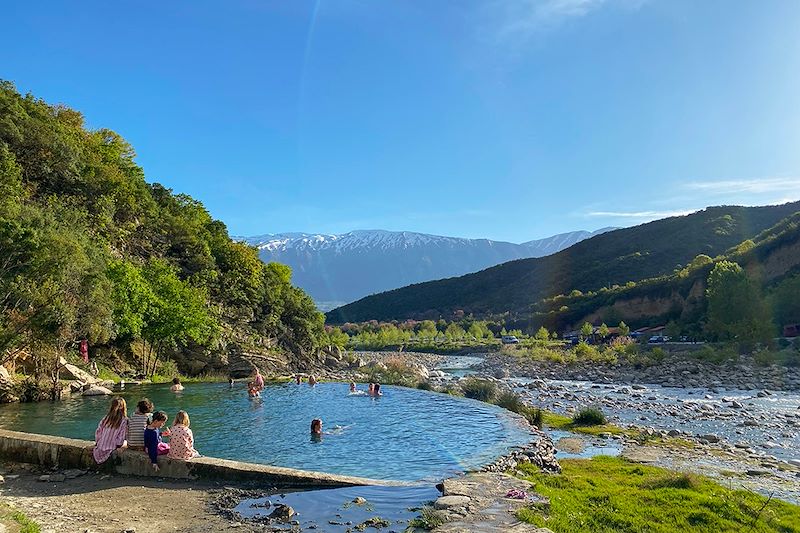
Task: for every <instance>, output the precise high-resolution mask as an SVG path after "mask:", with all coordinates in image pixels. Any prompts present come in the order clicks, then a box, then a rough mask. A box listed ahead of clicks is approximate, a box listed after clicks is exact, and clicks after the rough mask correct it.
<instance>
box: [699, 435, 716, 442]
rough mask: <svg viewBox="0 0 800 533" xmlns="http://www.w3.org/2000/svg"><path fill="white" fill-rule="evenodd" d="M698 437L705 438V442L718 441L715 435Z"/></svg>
mask: <svg viewBox="0 0 800 533" xmlns="http://www.w3.org/2000/svg"><path fill="white" fill-rule="evenodd" d="M700 439H702V440H705V441H706V442H711V443H715V444H716V443H717V442H719V437H717V436H716V435H700Z"/></svg>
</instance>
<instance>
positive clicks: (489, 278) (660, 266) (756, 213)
mask: <svg viewBox="0 0 800 533" xmlns="http://www.w3.org/2000/svg"><path fill="white" fill-rule="evenodd" d="M798 210H800V202H795V203H791V204H784V205H780V206H766V207H737V206H722V207H709V208H707V209H704V210H702V211H698V212H696V213H692V214H690V215H686V216H682V217H671V218H666V219H663V220H657V221H655V222H650V223H648V224H643V225H640V226H636V227H633V228H625V229H619V230H616V231H612V232H609V233H604V234H602V235H598V236H596V237H593V238H591V239H587V240H585V241H582V242H579V243H577V244H575V245H573V246H571V247H569V248H567V249H566V250H562V251H561V252H558V253H556V254H553V255H550V256H547V257H542V258H536V259H522V260H518V261H511V262H509V263H505V264H502V265H498V266H496V267H492V268H489V269H486V270H483V271H481V272H477V273H474V274H468V275H465V276H461V277H457V278H449V279H444V280H439V281H432V282H427V283H420V284H416V285H410V286H408V287H404V288H402V289H396V290H393V291H389V292H385V293H381V294H377V295H373V296H369V297H366V298H363V299H361V300H359V301H357V302H354V303H352V304H349V305H346V306H343V307H340V308H338V309H335V310H333V311H331V312H330V313H328V321H329V322H330V323H344V322H360V321H364V320H373V319H375V320H391V319H403V318H438V317H440V316H442V317H445V318H449V317H452V316H454V314H460V312H461V311H463V312H464V313H466V314H470V313H471V314H474V315H475V316H492V315H498V314H502V313H506V312H510V313H520V312H528V311H529V310H530V308H531V306H532V305H533V304H535V303H536V302H539V301H541V300H544V299H546V298H551V297H554V296H557V295H559V294H569V293H571V292H572V291H580V292H589V291H596V290H599V289H601V288H603V287H607V288H611V287H612V286H614V285H625V284H626V283H629V282H636V281H639V280H643V279H647V278H654V277H658V276H662V275H665V274H669V273H672V272H673V271H674V270H675V269H680V268H682V267H683V266H684V265H686V264H688V263H689V262H690V261H692V259H693V258H695V257H696V256H697V255H699V254H705V255H708V256H711V257H715V256H717V255H719V254H722V253H724V252H725V251H726V250H728V249H729V248H731V247H733V246H736V245H738V244H739V243H741V242H743V241H745V240H747V239H751V238H753V237H755V236H756V235H758V234H759V233H761V232H762V231H764V230H766V229H768V228H770V227H771V226H773V225H775V224H777V223H778V222H779V221H780V220H782V219H784V218H786V217H788V216H790V215H791V214H793V213H794V212H796V211H798Z"/></svg>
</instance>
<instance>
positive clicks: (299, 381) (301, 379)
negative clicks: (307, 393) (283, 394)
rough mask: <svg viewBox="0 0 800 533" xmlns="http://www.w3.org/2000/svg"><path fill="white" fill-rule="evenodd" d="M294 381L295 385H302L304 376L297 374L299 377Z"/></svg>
mask: <svg viewBox="0 0 800 533" xmlns="http://www.w3.org/2000/svg"><path fill="white" fill-rule="evenodd" d="M294 381H295V383H297V384H298V385H300V384H301V383H302V382H303V376H301V375H300V374H297V375H296V376H295V377H294Z"/></svg>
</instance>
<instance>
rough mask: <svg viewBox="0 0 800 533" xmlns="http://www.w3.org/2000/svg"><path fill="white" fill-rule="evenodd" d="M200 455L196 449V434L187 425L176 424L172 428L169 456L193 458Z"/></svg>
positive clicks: (184, 458) (173, 457)
mask: <svg viewBox="0 0 800 533" xmlns="http://www.w3.org/2000/svg"><path fill="white" fill-rule="evenodd" d="M198 455H200V454H199V453H197V450H195V449H194V435H193V434H192V430H191V429H189V428H187V427H186V426H181V425H179V424H176V425H174V426H172V429H170V435H169V457H170V458H172V459H183V460H186V459H191V458H192V457H197V456H198Z"/></svg>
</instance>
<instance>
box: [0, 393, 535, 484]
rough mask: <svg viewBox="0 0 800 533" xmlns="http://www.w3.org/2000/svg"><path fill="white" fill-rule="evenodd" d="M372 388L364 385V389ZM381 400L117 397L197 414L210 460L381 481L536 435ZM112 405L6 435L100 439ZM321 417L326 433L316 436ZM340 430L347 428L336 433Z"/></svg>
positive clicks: (472, 458) (489, 417)
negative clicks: (98, 433)
mask: <svg viewBox="0 0 800 533" xmlns="http://www.w3.org/2000/svg"><path fill="white" fill-rule="evenodd" d="M362 387H364V386H362ZM381 390H382V391H383V393H384V395H383V396H382V397H380V398H371V397H368V396H352V395H349V394H348V386H347V384H344V383H324V384H319V385H317V386H316V387H310V386H309V385H307V384H303V385H295V384H293V383H292V384H282V385H268V386H267V387H266V389H265V390H264V391H263V392H262V398H261V399H259V400H250V399H249V398H248V397H247V393H246V390H245V387H244V385H243V384H236V385H234V387H233V388H231V387H229V385H228V384H227V383H202V384H189V385H187V386H186V390H185V391H184V392H182V393H177V394H176V393H172V392H170V391H169V385H140V386H129V387H128V388H126V390H124V391H122V392H120V393H119V394H120V395H121V396H123V397H124V398H125V400H126V401H127V403H128V414H132V413H133V410H134V409H135V407H136V402H137V401H138V400H139V399H140V398H142V397H143V396H147V397H148V398H150V400H152V401H153V402H154V403H155V405H156V409H160V410H164V411H166V412H167V414H168V415H169V417H170V421H171V420H172V417H173V416H174V415H175V412H176V411H177V410H179V409H183V410H185V411H187V412H188V413H189V416H190V417H191V427H192V430H193V431H194V435H195V447H196V448H197V450H198V451H199V452H200V453H201V454H203V455H208V456H212V457H221V458H224V459H234V460H239V461H248V462H253V463H262V464H270V465H278V466H287V467H293V468H302V469H305V470H317V471H322V472H331V473H338V474H347V475H354V476H366V477H371V478H377V479H393V480H408V481H414V480H421V479H437V478H441V477H443V476H446V475H450V474H453V473H458V472H463V471H464V470H467V469H470V468H474V467H477V466H480V465H482V464H485V463H487V462H489V461H491V460H492V459H494V458H495V457H496V456H498V455H500V454H502V453H504V452H505V451H506V450H507V449H508V448H509V447H510V446H514V445H521V444H525V443H527V442H528V441H530V439H531V435H530V433H529V431H528V430H527V429H526V428H525V427H523V426H522V425H521V424H520V423H519V422H518V419H516V418H513V417H511V416H510V415H509V413H508V412H506V411H504V410H502V409H500V408H498V407H495V406H493V405H488V404H485V403H482V402H477V401H474V400H467V399H463V398H454V397H452V396H448V395H446V394H438V393H432V392H426V391H419V390H416V389H406V388H403V387H391V386H385V387H382V388H381ZM109 402H110V400H109V398H108V397H85V398H84V397H77V398H72V399H69V400H66V401H62V402H56V403H51V402H40V403H32V404H8V405H3V406H1V407H0V427H3V428H5V429H12V430H17V431H26V432H30V433H44V434H48V435H61V436H65V437H72V438H79V439H87V440H92V439H94V430H95V428H96V427H97V422H98V421H99V420H100V419H101V418H102V417H103V416H104V415H105V411H106V410H107V408H108V405H109ZM313 418H321V419H322V421H323V429H324V431H326V432H330V433H332V434H325V435H323V436H322V438H321V439H314V438H312V437H311V435H310V431H309V426H310V422H311V420H312V419H313ZM336 426H340V427H339V428H338V429H337V428H336Z"/></svg>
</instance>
